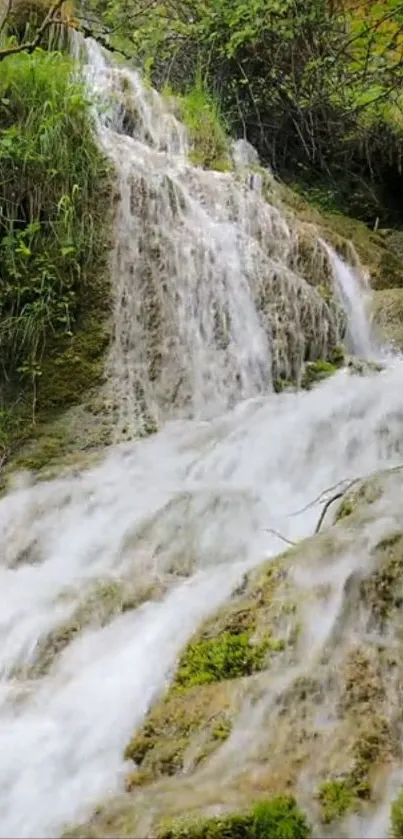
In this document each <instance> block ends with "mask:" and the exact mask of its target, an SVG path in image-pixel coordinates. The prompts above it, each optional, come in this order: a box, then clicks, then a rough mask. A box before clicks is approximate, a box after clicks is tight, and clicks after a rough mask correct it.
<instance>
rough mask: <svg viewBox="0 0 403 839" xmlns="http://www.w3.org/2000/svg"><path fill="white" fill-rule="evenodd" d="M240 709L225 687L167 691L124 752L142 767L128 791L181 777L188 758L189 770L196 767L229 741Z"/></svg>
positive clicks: (233, 693) (228, 687) (231, 690)
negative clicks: (165, 778) (166, 777)
mask: <svg viewBox="0 0 403 839" xmlns="http://www.w3.org/2000/svg"><path fill="white" fill-rule="evenodd" d="M237 704H238V703H237V700H236V697H235V692H234V690H233V688H232V686H231V685H226V684H221V683H219V684H209V685H202V686H196V687H194V688H191V689H190V690H189V691H188V692H187V693H186V694H176V693H175V692H172V691H171V692H169V693H168V694H167V696H166V697H165V698H164V699H163V700H162V701H161V702H160V703H158V704H157V705H156V706H155V707H154V708H153V709H152V710H151V712H150V713H149V714H148V716H147V718H146V721H145V722H144V724H143V726H142V727H141V728H140V729H139V731H138V732H137V733H136V734H135V736H134V737H133V739H132V740H131V741H130V743H129V744H128V746H127V748H126V751H125V758H126V759H128V760H132V761H133V762H134V763H136V765H137V767H138V772H137V773H131V774H130V775H129V776H128V779H127V786H128V787H129V788H133V787H134V786H138V785H141V784H143V783H146V782H148V781H150V780H151V779H153V778H157V777H160V776H162V775H175V774H177V773H178V772H181V771H182V770H183V769H184V766H185V757H186V753H188V755H189V761H188V763H189V768H192V767H193V768H194V767H195V766H197V765H198V764H199V763H200V762H201V761H203V760H204V759H205V758H207V757H208V756H210V755H211V754H212V753H213V752H214V751H216V749H218V748H219V746H220V745H221V744H222V743H223V742H224V741H225V740H226V739H227V737H228V736H229V734H230V732H231V727H232V716H233V713H234V710H235V709H236V706H237Z"/></svg>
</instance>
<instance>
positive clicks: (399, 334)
mask: <svg viewBox="0 0 403 839" xmlns="http://www.w3.org/2000/svg"><path fill="white" fill-rule="evenodd" d="M372 318H373V324H374V327H375V330H376V332H377V333H378V335H379V338H380V339H381V340H384V341H385V340H386V341H387V342H388V343H390V344H391V345H392V346H393V347H395V349H397V350H400V351H403V288H391V289H385V290H382V291H375V292H374V294H373V296H372Z"/></svg>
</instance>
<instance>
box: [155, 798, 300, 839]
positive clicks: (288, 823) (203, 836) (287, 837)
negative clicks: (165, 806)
mask: <svg viewBox="0 0 403 839" xmlns="http://www.w3.org/2000/svg"><path fill="white" fill-rule="evenodd" d="M310 835H311V828H310V826H309V824H308V821H307V819H306V817H305V814H304V813H303V812H302V811H301V810H300V808H299V807H298V806H297V803H296V801H295V799H294V798H293V797H292V796H281V797H278V798H272V799H271V800H270V799H268V800H266V801H265V800H262V801H260V802H258V803H257V804H255V806H254V807H253V808H252V810H251V811H250V812H249V813H239V814H238V813H228V814H224V815H221V816H216V817H213V818H203V817H199V818H198V819H187V820H182V821H177V822H176V823H173V824H172V825H170V826H164V827H162V828H161V829H160V830H159V831H158V833H157V839H269V837H270V839H308V837H309V836H310Z"/></svg>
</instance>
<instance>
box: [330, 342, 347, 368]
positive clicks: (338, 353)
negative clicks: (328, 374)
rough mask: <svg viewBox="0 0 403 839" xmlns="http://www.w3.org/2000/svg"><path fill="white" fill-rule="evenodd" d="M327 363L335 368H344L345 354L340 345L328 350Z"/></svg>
mask: <svg viewBox="0 0 403 839" xmlns="http://www.w3.org/2000/svg"><path fill="white" fill-rule="evenodd" d="M328 361H329V362H330V364H334V366H335V367H343V366H344V364H345V362H346V352H345V349H344V347H343V346H342V345H341V344H337V345H336V346H335V347H333V349H331V350H330V353H329V359H328Z"/></svg>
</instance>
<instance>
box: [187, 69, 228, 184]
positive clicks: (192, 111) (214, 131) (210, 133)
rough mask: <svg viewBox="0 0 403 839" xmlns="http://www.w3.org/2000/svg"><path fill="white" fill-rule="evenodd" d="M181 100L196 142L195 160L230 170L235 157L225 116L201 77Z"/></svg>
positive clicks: (198, 162) (224, 170) (192, 139)
mask: <svg viewBox="0 0 403 839" xmlns="http://www.w3.org/2000/svg"><path fill="white" fill-rule="evenodd" d="M178 102H179V110H180V116H181V119H182V121H183V122H184V124H185V125H186V127H187V129H188V131H189V137H190V141H191V144H192V149H191V153H190V159H191V161H192V163H194V164H195V165H196V166H204V167H206V168H207V169H216V170H217V171H220V172H226V171H229V170H230V169H231V161H230V158H229V141H228V135H227V131H226V127H225V123H224V118H223V116H222V114H221V111H220V107H219V105H218V102H217V101H216V100H215V99H214V97H213V96H212V95H211V94H210V93H208V92H207V90H206V88H205V87H204V85H203V82H202V80H201V78H200V77H199V78H197V79H196V82H195V84H194V85H193V87H192V88H190V89H189V91H188V92H187V93H186V94H184V95H182V96H180V97H179V98H178Z"/></svg>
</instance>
